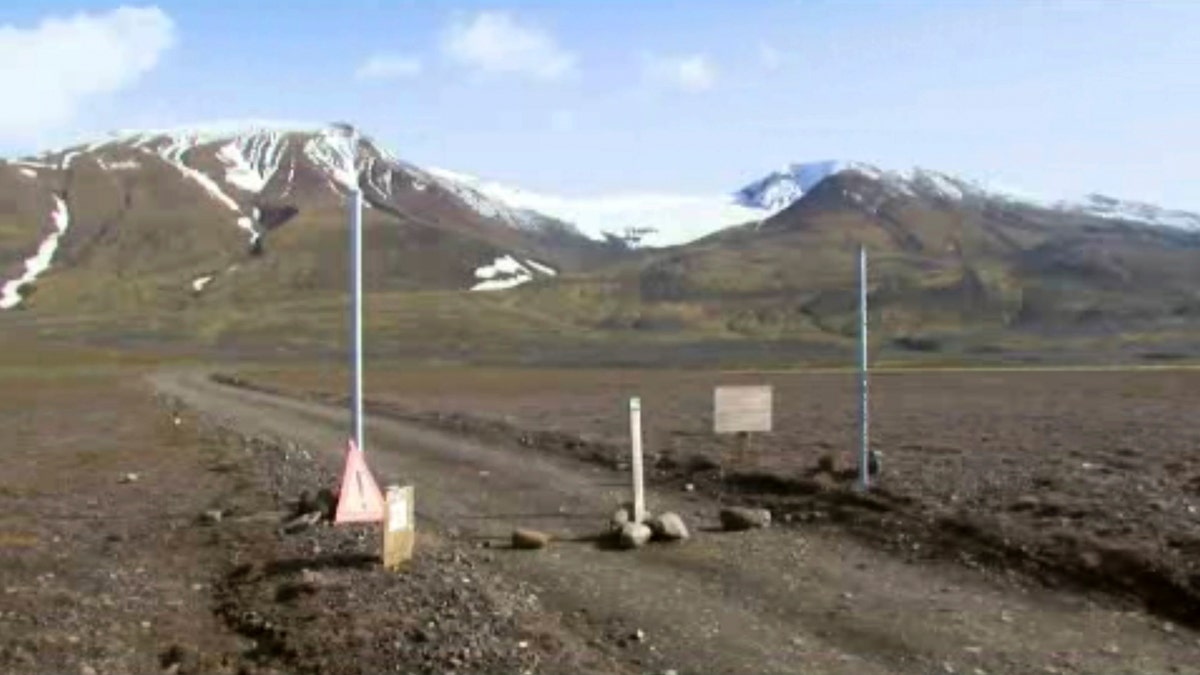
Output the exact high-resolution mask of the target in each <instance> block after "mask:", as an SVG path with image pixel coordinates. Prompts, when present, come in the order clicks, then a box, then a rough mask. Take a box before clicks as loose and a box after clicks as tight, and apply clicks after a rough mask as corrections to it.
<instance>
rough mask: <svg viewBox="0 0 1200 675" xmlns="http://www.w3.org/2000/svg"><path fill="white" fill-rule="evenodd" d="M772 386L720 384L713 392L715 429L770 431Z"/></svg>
mask: <svg viewBox="0 0 1200 675" xmlns="http://www.w3.org/2000/svg"><path fill="white" fill-rule="evenodd" d="M771 399H772V389H771V387H769V386H759V387H717V388H716V389H715V390H714V391H713V431H714V432H716V433H718V434H736V433H740V432H752V431H758V432H766V431H770V430H771Z"/></svg>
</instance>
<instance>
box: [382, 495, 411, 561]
mask: <svg viewBox="0 0 1200 675" xmlns="http://www.w3.org/2000/svg"><path fill="white" fill-rule="evenodd" d="M413 496H414V495H413V487H412V486H411V485H406V486H404V487H400V486H399V485H390V486H388V489H387V508H386V509H385V510H384V517H383V566H384V567H385V568H387V569H389V570H395V569H397V568H399V567H400V565H402V564H404V563H405V562H408V561H409V560H411V559H412V556H413V544H414V543H415V541H416V536H417V532H416V522H415V518H414V516H415V514H416V509H415V508H414V504H413Z"/></svg>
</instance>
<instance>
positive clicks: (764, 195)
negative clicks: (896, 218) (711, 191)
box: [734, 160, 1200, 231]
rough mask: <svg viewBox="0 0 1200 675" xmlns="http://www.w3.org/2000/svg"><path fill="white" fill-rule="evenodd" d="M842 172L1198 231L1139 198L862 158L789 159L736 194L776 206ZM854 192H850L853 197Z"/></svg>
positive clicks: (1198, 221) (1197, 220)
mask: <svg viewBox="0 0 1200 675" xmlns="http://www.w3.org/2000/svg"><path fill="white" fill-rule="evenodd" d="M844 173H854V174H857V175H859V176H862V177H864V178H867V179H869V180H871V181H873V182H874V183H876V184H877V185H878V186H880V187H882V188H883V189H884V190H885V192H887V193H890V194H891V195H893V196H909V197H932V198H935V199H941V200H946V201H949V202H955V203H957V202H964V201H975V202H978V201H981V200H994V201H999V202H1006V203H1011V204H1018V205H1023V206H1027V207H1032V208H1038V209H1045V210H1049V211H1062V212H1066V213H1074V214H1081V215H1087V216H1095V217H1098V218H1105V219H1109V220H1120V221H1127V222H1132V223H1143V224H1146V225H1153V226H1159V227H1175V228H1180V229H1187V230H1198V231H1200V214H1196V213H1190V212H1187V211H1178V210H1169V209H1164V208H1161V207H1158V206H1154V205H1152V204H1145V203H1142V202H1134V201H1125V200H1120V199H1115V198H1112V197H1107V196H1104V195H1095V194H1093V195H1088V196H1086V197H1083V198H1078V199H1047V198H1042V197H1037V196H1033V195H1031V194H1029V193H1026V192H1023V191H1015V190H1011V189H1005V188H1000V187H996V186H991V185H988V184H986V183H983V182H980V181H975V180H970V179H966V178H963V177H960V176H953V175H950V174H946V173H941V172H938V171H931V170H928V169H921V168H913V169H908V170H904V171H895V170H885V169H881V168H879V167H876V166H872V165H870V164H865V163H862V162H845V161H836V160H827V161H821V162H810V163H803V164H791V165H788V166H786V167H784V168H782V169H780V170H778V171H773V172H771V173H770V174H768V175H766V176H764V177H763V178H761V179H759V180H757V181H754V182H752V183H750V184H749V185H747V186H746V187H744V188H742V189H740V190H738V191H737V192H735V193H734V199H735V201H736V202H737V203H739V204H741V205H743V206H746V207H749V208H756V209H764V210H769V211H779V210H782V209H784V208H787V207H788V206H790V205H792V204H793V203H795V202H797V201H799V200H800V199H802V198H803V197H804V195H806V194H807V193H808V192H809V191H811V190H812V189H813V188H815V187H816V186H817V185H819V184H820V183H821V182H822V181H824V180H825V179H826V178H829V177H831V176H837V175H841V174H844ZM854 197H855V196H854V195H851V199H854Z"/></svg>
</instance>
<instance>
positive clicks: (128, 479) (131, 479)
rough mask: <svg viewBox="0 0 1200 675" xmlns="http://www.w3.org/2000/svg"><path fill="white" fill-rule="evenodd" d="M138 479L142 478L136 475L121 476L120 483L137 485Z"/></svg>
mask: <svg viewBox="0 0 1200 675" xmlns="http://www.w3.org/2000/svg"><path fill="white" fill-rule="evenodd" d="M138 478H140V476H138V475H137V474H136V473H127V474H125V475H123V476H121V478H120V480H119V481H118V482H120V483H136V482H138Z"/></svg>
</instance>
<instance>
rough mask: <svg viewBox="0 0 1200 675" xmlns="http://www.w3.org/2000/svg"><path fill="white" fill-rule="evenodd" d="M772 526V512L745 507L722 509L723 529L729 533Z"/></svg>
mask: <svg viewBox="0 0 1200 675" xmlns="http://www.w3.org/2000/svg"><path fill="white" fill-rule="evenodd" d="M770 524H771V512H770V511H768V510H766V509H755V508H749V507H744V506H733V507H730V508H726V509H721V527H723V528H725V530H726V531H728V532H738V531H741V530H752V529H756V528H763V527H767V526H768V525H770Z"/></svg>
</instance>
